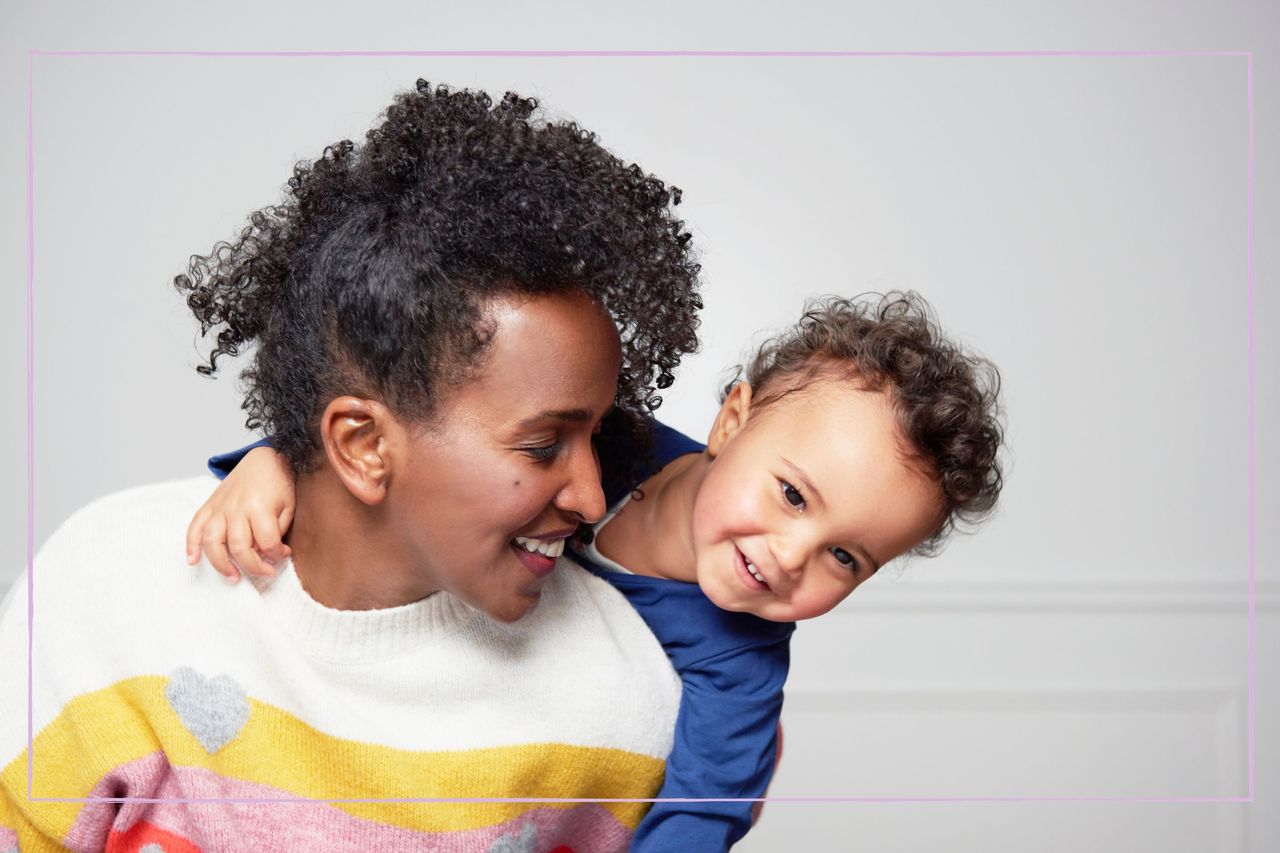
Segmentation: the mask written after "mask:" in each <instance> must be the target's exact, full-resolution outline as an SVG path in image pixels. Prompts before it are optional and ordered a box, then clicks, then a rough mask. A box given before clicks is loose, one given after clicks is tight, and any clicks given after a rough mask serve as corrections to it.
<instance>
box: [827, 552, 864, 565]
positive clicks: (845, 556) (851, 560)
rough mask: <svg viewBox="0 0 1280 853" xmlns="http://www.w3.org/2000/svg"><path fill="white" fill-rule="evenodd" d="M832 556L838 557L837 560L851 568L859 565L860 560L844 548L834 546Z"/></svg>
mask: <svg viewBox="0 0 1280 853" xmlns="http://www.w3.org/2000/svg"><path fill="white" fill-rule="evenodd" d="M831 556H833V557H835V558H836V562H837V563H839V564H840V565H842V566H848V567H849V568H851V569H856V568H857V567H858V560H857V559H856V558H855V557H854V556H853V555H852V554H850V553H849V552H848V551H846V550H845V549H843V548H832V549H831Z"/></svg>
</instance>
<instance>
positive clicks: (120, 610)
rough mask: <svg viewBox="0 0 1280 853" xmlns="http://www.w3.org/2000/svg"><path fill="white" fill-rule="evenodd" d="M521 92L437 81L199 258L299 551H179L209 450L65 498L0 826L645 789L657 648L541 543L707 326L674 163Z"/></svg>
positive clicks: (190, 832)
mask: <svg viewBox="0 0 1280 853" xmlns="http://www.w3.org/2000/svg"><path fill="white" fill-rule="evenodd" d="M535 108H536V104H535V103H534V102H532V101H529V100H526V99H521V98H519V97H517V96H515V95H508V96H507V97H506V98H504V99H503V100H502V101H501V102H500V103H498V104H496V105H495V104H493V103H492V102H491V101H490V100H489V98H488V97H487V96H485V95H484V94H483V93H472V92H452V91H450V90H448V89H446V88H444V87H435V88H433V87H431V86H429V85H428V84H427V83H425V82H423V81H419V83H418V85H417V88H416V90H415V91H413V92H410V93H406V94H404V95H402V96H400V97H399V98H397V100H396V102H395V103H394V104H393V105H392V106H391V107H390V108H389V109H388V110H387V113H386V118H385V120H384V121H383V122H382V124H381V125H379V126H378V127H377V128H376V129H375V130H373V131H371V132H370V133H369V134H368V137H367V139H366V141H365V143H364V144H363V145H361V146H356V145H353V144H352V143H350V142H345V141H344V142H340V143H338V144H336V145H332V146H329V147H328V148H326V149H325V153H324V156H322V157H321V158H319V159H318V160H316V161H315V162H314V163H310V164H302V165H300V166H298V167H297V168H296V169H295V170H294V175H293V177H292V178H291V179H290V181H289V190H288V195H287V197H286V199H285V201H284V202H283V203H282V204H280V205H277V206H273V207H268V208H263V209H262V210H259V211H257V212H255V213H253V214H251V215H250V217H249V222H250V224H249V226H248V227H247V228H246V229H245V230H244V231H243V232H242V233H241V235H240V236H239V238H238V239H237V240H235V241H234V242H232V243H229V244H220V245H218V246H216V247H215V248H214V250H213V252H211V253H210V254H209V255H207V256H205V257H198V258H195V259H193V261H192V263H191V265H190V268H189V269H188V272H187V274H186V275H183V276H179V277H178V279H177V280H176V284H177V286H178V288H179V290H181V291H183V292H185V293H186V294H187V299H188V304H189V305H190V306H191V308H192V310H193V311H194V313H195V314H196V317H197V318H198V319H199V320H200V322H201V328H202V332H204V333H206V334H207V333H211V332H215V331H216V333H217V339H216V340H217V343H216V345H215V347H214V349H213V351H212V352H211V354H210V358H209V363H208V365H206V366H204V367H202V368H201V369H202V372H205V373H212V372H213V371H214V370H215V369H216V367H217V361H218V359H219V357H220V356H222V355H234V354H236V353H237V352H238V350H239V349H241V348H242V347H245V346H250V345H252V346H254V347H255V348H256V349H255V353H254V358H253V362H252V365H251V366H250V367H249V369H248V370H246V371H245V372H244V374H242V377H243V379H244V381H245V388H246V393H245V403H244V407H245V409H246V411H247V412H248V413H249V421H248V422H249V425H250V426H251V427H261V428H263V429H265V430H266V431H267V432H268V433H269V434H271V435H272V436H273V437H274V439H275V442H276V445H277V447H278V448H279V449H280V450H281V451H282V453H283V454H284V455H285V457H286V458H287V459H288V462H289V464H290V465H291V466H292V467H293V468H294V470H295V472H296V474H297V476H298V492H297V506H298V509H297V519H296V521H295V522H294V525H293V529H292V531H291V534H290V535H291V539H290V542H289V545H290V547H291V548H292V551H293V556H292V560H291V562H290V563H289V564H286V565H283V566H282V567H281V570H280V572H279V573H278V577H277V578H276V579H275V580H274V581H273V582H271V583H269V584H265V583H263V584H258V585H253V586H251V585H249V584H242V585H240V586H239V587H238V588H236V589H234V590H231V591H224V594H222V595H218V596H214V595H210V594H209V591H208V586H209V585H210V584H212V583H214V582H215V581H214V579H215V578H216V574H215V573H214V572H213V571H212V570H211V569H210V568H209V567H208V566H207V565H202V566H201V567H200V570H198V571H196V572H184V571H182V570H181V568H179V567H178V566H175V565H173V563H174V561H173V560H172V557H171V555H170V554H169V546H168V543H170V542H172V541H176V538H177V537H178V536H180V535H181V530H182V529H184V528H185V526H186V522H187V520H188V519H189V518H190V514H191V512H192V511H193V510H194V508H195V507H196V506H198V505H199V504H200V503H201V502H202V501H203V500H204V499H205V498H206V497H207V496H208V493H209V491H211V489H212V481H209V480H207V479H201V480H199V481H191V482H185V483H176V484H164V485H161V486H155V487H147V488H144V489H138V490H133V491H131V492H126V493H122V494H120V495H116V496H112V497H109V498H106V499H103V500H102V501H99V502H96V503H95V504H94V505H92V506H90V507H89V508H87V509H85V510H83V511H82V512H80V513H78V514H77V515H76V516H75V517H73V518H72V519H71V520H70V521H68V522H67V523H66V524H65V525H64V526H63V528H61V529H60V530H59V532H58V533H56V534H55V535H54V536H53V537H52V538H51V539H50V541H49V544H48V545H47V546H46V547H45V548H44V549H43V551H42V553H41V555H40V557H39V558H38V559H37V564H36V569H35V572H34V573H35V574H39V575H40V583H39V584H32V586H33V589H34V590H35V599H36V602H35V606H36V609H37V610H38V611H39V612H40V614H41V615H40V618H39V620H38V622H37V626H36V641H35V643H34V646H33V648H34V664H33V667H34V669H33V671H34V677H33V692H32V701H33V720H32V726H33V731H34V734H35V738H34V741H33V743H32V747H31V751H30V753H29V754H28V753H27V752H26V750H25V747H26V727H25V725H20V724H19V723H20V722H21V721H23V720H25V716H26V715H25V714H24V713H22V709H21V707H20V705H21V698H22V696H23V695H24V691H23V690H22V681H23V675H24V674H25V671H24V668H23V667H21V666H20V665H19V663H20V662H21V660H22V657H23V656H22V654H21V650H22V649H24V648H25V647H26V630H27V624H26V622H25V619H24V618H23V616H22V615H21V614H20V613H19V612H18V608H17V604H16V603H17V602H20V601H21V600H23V599H24V598H25V597H26V580H25V579H23V580H20V581H19V584H18V587H17V588H15V594H14V595H13V596H11V597H10V602H9V604H8V605H7V606H6V607H5V610H4V612H3V613H2V614H0V660H3V661H4V663H3V664H2V666H3V669H2V670H0V685H2V686H3V689H0V694H3V696H4V697H5V698H4V699H3V700H0V703H3V707H0V710H2V711H3V713H0V720H2V721H3V722H0V748H3V754H4V755H6V756H9V757H12V761H10V763H9V764H8V765H7V766H6V767H5V768H4V770H3V773H2V774H0V780H2V786H3V787H2V790H3V793H4V796H3V797H0V849H4V848H5V847H6V846H7V842H8V841H9V840H13V839H10V837H9V836H10V835H12V836H15V837H16V841H17V842H18V844H19V845H20V848H21V849H23V850H27V849H42V848H43V847H45V846H50V845H52V846H57V845H66V846H71V847H74V848H76V849H101V848H104V847H107V846H115V845H123V846H128V847H131V848H132V847H143V846H145V845H147V844H151V843H157V844H160V845H161V846H163V847H164V848H165V849H170V848H173V849H190V848H191V847H198V848H199V849H217V848H222V847H227V848H230V847H236V848H237V849H243V848H244V847H245V846H248V847H249V848H251V849H264V850H265V849H311V850H325V849H344V848H345V847H346V846H348V844H349V843H350V842H355V843H357V844H359V845H360V846H361V847H367V846H369V845H371V844H372V845H373V846H375V847H378V848H379V849H400V848H401V847H403V848H405V849H420V848H421V847H423V846H425V845H431V844H441V845H445V846H448V847H451V848H459V847H460V848H464V849H478V850H487V849H535V848H536V849H539V850H549V849H555V848H557V847H567V848H570V849H573V850H613V849H625V847H626V846H627V843H628V841H629V838H630V834H631V831H632V830H633V829H634V827H635V826H636V824H637V823H638V820H639V817H640V815H641V814H642V812H643V809H644V806H643V804H636V803H607V804H591V803H583V804H576V805H566V804H559V803H553V804H545V803H543V804H539V803H468V804H465V805H462V804H452V805H436V806H430V807H422V806H419V807H411V806H407V805H404V804H402V803H387V802H378V801H383V800H387V799H391V798H423V797H427V798H458V797H463V798H467V797H470V798H475V797H481V798H486V797H570V798H582V797H596V798H605V799H614V798H643V797H646V796H653V794H654V793H655V792H656V791H657V789H658V787H659V785H660V783H661V779H662V764H663V757H664V756H665V755H666V753H667V751H668V750H669V749H670V745H671V731H672V727H673V725H674V719H675V710H676V705H677V702H678V691H679V687H678V683H677V681H676V679H675V676H674V673H673V672H672V671H671V668H670V665H669V664H668V663H667V661H666V659H665V656H664V655H663V653H662V650H661V648H660V647H659V646H658V644H657V642H656V641H655V640H654V639H653V637H652V635H650V634H649V633H648V631H647V629H646V628H645V626H644V624H643V622H641V621H640V619H639V617H638V616H637V615H636V614H635V613H634V611H632V610H631V608H630V607H629V606H628V605H627V604H626V603H625V601H623V600H622V599H621V597H620V596H618V595H617V594H616V593H615V592H614V591H613V590H612V589H611V588H609V587H607V586H606V585H605V584H604V583H603V582H601V581H599V580H598V579H595V578H593V577H590V576H588V575H586V574H585V573H583V572H581V571H579V570H577V569H575V568H573V567H570V566H567V565H565V564H561V565H559V566H556V563H555V560H554V553H555V551H556V550H557V549H558V548H559V547H561V545H562V542H563V539H564V538H566V537H567V536H568V535H569V534H570V533H572V532H573V530H574V529H575V528H576V526H577V524H578V523H579V522H584V521H585V522H591V521H594V520H597V519H598V518H599V517H600V516H601V514H602V513H603V495H602V494H601V492H600V485H599V471H598V469H597V467H596V463H595V458H594V452H593V449H592V444H591V442H592V435H593V433H594V432H595V431H596V430H597V429H604V430H606V431H609V432H614V433H619V432H622V433H631V432H633V431H635V430H636V428H635V424H637V423H638V422H639V416H640V415H641V414H643V413H644V412H645V411H647V410H648V408H650V407H651V406H652V405H653V404H655V403H656V402H657V398H656V397H655V391H656V388H658V387H662V386H664V385H665V384H667V383H668V382H670V379H671V370H672V368H673V367H674V366H675V365H676V363H677V362H678V360H679V359H680V357H681V356H682V355H683V354H684V353H687V352H689V351H691V350H692V349H693V347H694V346H695V344H696V339H695V335H694V331H695V328H696V319H695V314H696V310H697V309H698V308H699V307H700V303H699V300H698V297H697V294H696V275H697V266H696V264H694V263H693V261H692V258H691V256H690V252H689V248H688V239H689V238H688V235H687V234H686V233H685V232H684V231H683V227H682V223H680V222H679V221H678V220H677V219H675V217H674V216H673V214H672V211H671V207H672V205H673V204H675V203H676V202H678V197H679V194H678V191H676V190H668V189H667V188H666V187H665V186H664V185H663V184H662V183H661V182H660V181H658V180H656V179H654V178H651V177H649V176H647V175H645V174H644V173H643V172H642V171H641V170H640V169H639V168H638V167H635V166H627V165H625V164H623V163H622V162H621V161H619V160H618V159H617V158H615V157H613V156H612V155H610V154H609V153H608V152H607V151H605V150H604V149H603V148H601V147H600V146H599V145H598V144H596V142H595V139H594V137H593V136H592V135H591V134H589V133H587V132H586V131H583V130H581V129H580V128H578V127H577V126H576V125H574V124H557V123H548V122H545V121H543V120H541V119H540V118H539V117H538V116H537V115H536V114H535ZM442 591H443V592H445V593H447V594H445V595H437V594H435V593H438V592H442ZM28 759H30V762H31V771H32V785H33V787H32V793H33V795H34V796H35V798H37V800H38V799H39V798H41V797H61V798H71V799H83V798H98V799H95V800H94V801H92V802H87V803H85V804H83V805H82V806H75V807H68V805H67V804H65V803H44V802H39V801H33V800H29V799H28V797H27V787H26V786H27V778H26V777H27V764H28ZM101 798H107V799H108V800H113V799H114V800H118V799H119V798H126V799H128V800H136V799H138V798H145V799H149V800H155V801H156V802H149V803H145V804H137V803H131V804H130V805H129V806H126V807H124V808H121V807H120V804H119V803H118V802H112V801H103V800H102V799H101ZM193 800H198V801H201V802H192V801H193ZM279 800H291V801H294V804H292V805H289V806H281V805H279V804H278V803H276V804H270V802H269V801H279ZM298 800H303V801H307V800H342V801H345V802H330V803H318V802H303V803H297V802H296V801H298ZM228 801H238V803H237V804H231V803H229V802H228ZM263 801H268V803H267V804H260V803H262V802H263ZM184 845H186V847H184Z"/></svg>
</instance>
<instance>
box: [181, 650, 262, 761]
mask: <svg viewBox="0 0 1280 853" xmlns="http://www.w3.org/2000/svg"><path fill="white" fill-rule="evenodd" d="M164 695H165V697H166V698H167V699H168V700H169V704H170V705H171V706H173V710H174V711H175V712H176V713H177V714H178V719H180V720H182V724H183V725H184V726H186V727H187V731H189V732H191V734H193V735H195V737H196V740H198V741H200V745H201V746H203V747H204V750H205V752H207V753H209V754H210V755H213V754H214V753H216V752H217V751H218V750H220V749H222V748H223V747H224V746H226V745H227V744H228V743H230V742H231V739H232V738H234V737H235V736H236V735H238V734H239V733H240V730H241V729H242V728H244V724H245V723H246V722H247V721H248V719H249V697H248V696H247V695H245V692H244V688H242V687H241V686H240V685H239V684H236V683H235V682H234V681H232V680H231V679H230V678H229V677H227V676H225V675H219V676H217V677H216V678H207V677H205V676H203V675H201V674H200V673H198V672H196V671H195V670H194V669H191V668H190V667H186V666H184V667H179V668H178V669H176V670H174V673H173V675H171V676H169V683H168V684H166V685H165V688H164Z"/></svg>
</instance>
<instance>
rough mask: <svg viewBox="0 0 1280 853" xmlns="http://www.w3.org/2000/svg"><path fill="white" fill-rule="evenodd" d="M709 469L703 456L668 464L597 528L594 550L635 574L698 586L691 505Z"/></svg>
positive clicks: (673, 461)
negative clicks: (599, 529) (696, 584)
mask: <svg viewBox="0 0 1280 853" xmlns="http://www.w3.org/2000/svg"><path fill="white" fill-rule="evenodd" d="M710 466H711V457H710V456H708V455H707V454H706V453H705V452H703V453H687V454H685V455H684V456H679V457H677V458H675V459H673V460H672V461H671V462H669V463H667V465H666V466H665V467H664V468H663V469H662V470H661V471H659V472H658V473H656V474H654V475H653V476H652V477H650V478H649V479H647V480H645V481H644V482H643V483H641V484H640V486H639V487H638V490H639V491H640V492H642V493H643V495H644V496H643V497H642V498H640V499H638V500H637V499H636V498H634V497H633V498H632V499H631V500H629V501H628V502H627V503H626V504H625V505H624V506H623V507H622V510H621V511H619V513H618V514H617V515H616V516H614V517H613V519H612V520H610V522H609V523H608V524H606V525H605V526H604V527H603V528H602V529H601V531H600V535H599V536H598V537H597V539H596V543H595V544H596V548H597V549H598V550H599V551H600V553H601V554H603V555H604V556H606V557H608V558H609V559H611V560H613V561H615V562H617V563H619V564H621V565H623V566H625V567H626V568H627V569H629V570H630V571H632V572H635V573H636V574H638V575H649V576H651V577H659V578H669V579H671V580H678V581H686V582H688V583H694V582H696V581H697V571H696V562H695V559H694V551H693V502H694V499H695V498H696V497H697V495H698V489H699V488H700V487H701V485H702V480H703V478H704V477H706V475H707V471H708V470H709V469H710Z"/></svg>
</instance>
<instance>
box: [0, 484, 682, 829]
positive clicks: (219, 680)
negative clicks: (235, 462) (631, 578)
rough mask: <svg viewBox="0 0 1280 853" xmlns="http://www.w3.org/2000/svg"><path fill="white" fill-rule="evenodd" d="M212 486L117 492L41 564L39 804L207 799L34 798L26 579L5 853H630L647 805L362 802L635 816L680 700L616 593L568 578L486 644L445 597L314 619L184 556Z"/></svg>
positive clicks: (6, 721)
mask: <svg viewBox="0 0 1280 853" xmlns="http://www.w3.org/2000/svg"><path fill="white" fill-rule="evenodd" d="M214 486H215V481H214V480H213V479H212V478H208V477H202V478H198V479H195V480H187V481H181V482H175V483H165V484H160V485H155V486H147V487H143V488H138V489H133V490H129V491H126V492H121V493H118V494H115V495H111V496H109V497H106V498H103V499H101V500H99V501H96V502H95V503H93V504H91V505H90V506H89V507H87V508H85V509H83V510H81V511H80V512H78V513H76V514H75V515H74V516H72V517H71V519H69V520H68V521H67V522H66V523H64V524H63V525H62V527H61V528H59V530H58V531H57V532H56V533H55V534H54V535H53V536H52V537H51V538H50V540H49V542H48V544H47V545H46V546H45V547H44V548H43V549H42V550H41V553H40V555H39V556H38V557H37V559H36V564H35V569H34V572H33V581H32V582H31V588H32V589H34V610H33V612H34V645H33V650H34V653H33V667H32V672H33V675H32V679H33V681H32V683H33V690H32V696H31V698H32V707H33V719H32V727H33V731H34V734H35V740H34V743H33V750H32V751H33V753H34V762H33V765H32V769H33V789H32V790H33V795H34V796H35V797H52V798H72V799H82V798H86V797H117V798H118V797H127V798H131V799H132V798H154V799H161V800H192V799H198V800H215V801H221V802H212V803H191V802H158V803H148V804H140V803H131V804H127V805H122V804H120V803H118V802H116V803H103V802H96V803H87V804H86V803H80V802H76V803H59V802H33V801H29V800H28V799H27V766H28V754H27V697H28V691H27V672H28V670H27V648H28V646H27V635H28V606H27V605H28V579H27V577H26V576H25V575H24V576H23V577H22V578H21V579H19V581H18V583H17V585H16V586H15V587H14V589H13V591H12V594H11V595H10V596H9V598H8V601H7V603H6V605H5V607H4V609H3V611H0V768H2V771H0V792H2V793H3V796H0V850H7V849H8V848H9V847H10V846H11V845H12V843H13V840H14V835H16V836H17V840H18V842H19V846H20V849H21V850H22V851H33V850H40V849H45V848H46V847H49V848H52V849H56V845H66V846H69V847H72V848H74V849H88V850H93V849H102V848H104V847H105V846H107V845H108V844H113V845H114V844H125V845H126V846H127V847H128V849H139V848H141V847H144V846H145V845H146V844H149V843H152V842H154V843H157V844H160V845H161V847H162V848H163V849H164V850H166V851H170V853H172V851H179V850H191V849H200V850H221V849H226V850H232V849H235V850H246V849H249V850H262V851H267V850H281V851H286V850H289V851H292V850H312V851H318V853H321V852H322V851H330V850H348V849H351V850H356V849H358V850H378V851H380V850H402V849H403V850H410V849H413V850H421V849H450V850H476V851H515V850H522V851H523V850H529V851H532V850H538V851H549V850H553V849H557V848H559V849H561V850H562V851H563V850H564V849H568V850H572V851H578V853H582V851H588V850H622V849H625V848H626V846H627V843H628V841H629V839H630V835H631V832H632V830H634V828H635V826H636V824H637V823H638V822H639V820H640V818H641V817H642V815H643V812H644V810H645V809H646V808H647V804H643V803H640V804H636V803H603V804H584V803H578V804H574V803H568V804H565V803H474V802H472V803H449V804H438V803H437V804H406V803H404V802H400V803H394V802H369V801H370V800H386V799H402V800H403V799H421V798H515V797H526V798H606V799H608V798H644V797H652V796H654V795H655V793H656V792H657V790H658V788H659V787H660V785H661V782H662V776H663V763H664V759H665V757H666V755H667V753H668V752H669V751H670V749H671V743H672V731H673V728H674V724H675V716H676V711H677V707H678V704H679V693H680V686H679V681H678V679H677V678H676V676H675V673H674V672H673V671H672V669H671V666H670V664H669V663H668V662H667V659H666V656H665V654H664V653H663V651H662V649H661V647H660V646H659V645H658V642H657V641H656V640H655V639H654V637H653V635H652V634H651V633H650V632H649V630H648V629H647V627H646V626H645V624H644V623H643V622H642V621H641V619H640V617H639V616H638V615H637V614H636V613H635V611H634V610H632V608H631V607H630V605H629V604H628V603H627V602H626V601H625V600H624V599H623V598H622V596H621V595H620V594H619V593H618V592H616V591H615V590H614V589H613V588H612V587H610V586H609V585H608V584H606V583H604V582H603V581H600V580H599V579H597V578H594V577H592V576H591V575H589V574H588V573H586V572H584V571H583V570H581V569H579V568H578V567H576V566H574V565H573V564H572V563H570V562H567V561H565V562H562V563H561V564H560V565H559V566H558V567H557V568H556V570H555V572H554V573H553V574H552V575H551V577H550V578H549V579H548V582H547V584H546V586H545V587H544V590H543V593H542V596H541V600H540V601H539V604H538V606H537V607H536V608H535V609H534V611H533V612H532V613H531V614H530V615H528V616H526V617H525V618H524V619H522V620H521V621H519V622H517V623H515V624H512V625H505V624H502V623H499V622H497V621H495V620H492V619H490V618H488V617H486V616H484V615H483V614H482V613H480V612H478V611H476V610H473V609H472V608H470V607H468V606H467V605H465V604H463V603H462V602H460V601H458V600H457V599H455V598H453V597H451V596H450V595H448V594H447V593H443V592H440V593H436V594H434V595H431V596H429V597H427V598H426V599H424V600H422V601H419V602H416V603H414V604H409V605H405V606H403V607H396V608H390V609H386V610H376V611H337V610H332V609H329V608H326V607H323V606H322V605H320V604H318V603H317V602H315V601H314V600H313V599H311V598H310V596H308V595H307V593H306V592H305V591H304V590H303V589H302V587H301V585H300V584H299V582H298V579H297V575H296V574H295V573H294V571H293V569H292V566H290V565H285V566H283V567H282V568H281V570H280V572H279V574H278V576H277V577H276V578H275V579H274V580H272V581H268V582H265V583H259V584H256V585H255V584H249V583H241V584H238V585H237V586H235V587H232V588H228V586H227V584H226V582H225V581H224V580H223V579H222V578H221V577H220V576H219V575H217V573H216V572H214V570H213V569H212V568H211V567H210V566H209V565H208V564H207V563H201V564H200V565H199V566H197V567H195V568H191V567H188V566H187V565H185V563H184V561H183V553H182V543H183V538H184V536H183V534H184V531H185V529H186V525H187V522H188V521H189V519H190V518H191V516H192V514H193V513H194V512H195V510H196V508H197V507H198V506H199V505H200V504H201V503H203V501H204V500H205V498H207V497H208V495H209V493H210V491H212V489H213V487H214ZM337 799H346V800H348V802H327V803H325V802H306V801H314V800H337ZM353 799H354V800H363V801H365V802H350V800H353ZM233 800H234V801H240V802H235V803H233V802H228V801H233ZM273 800H274V801H278V800H294V801H302V802H294V803H281V802H263V801H273ZM245 801H253V802H245ZM184 844H185V845H187V846H183V845H184Z"/></svg>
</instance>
